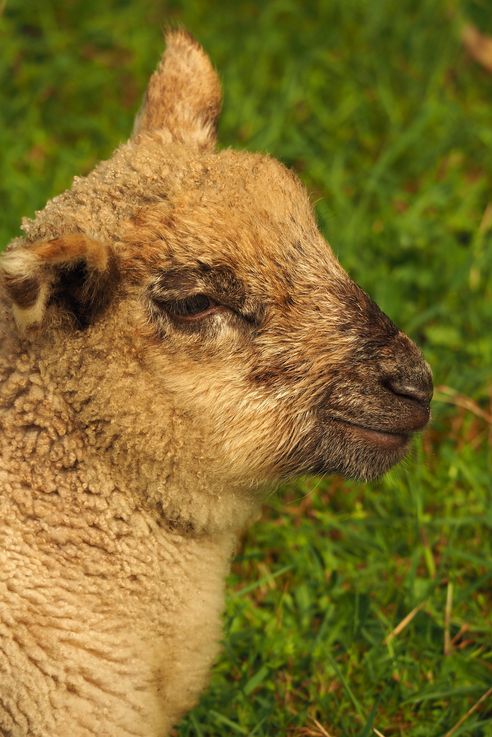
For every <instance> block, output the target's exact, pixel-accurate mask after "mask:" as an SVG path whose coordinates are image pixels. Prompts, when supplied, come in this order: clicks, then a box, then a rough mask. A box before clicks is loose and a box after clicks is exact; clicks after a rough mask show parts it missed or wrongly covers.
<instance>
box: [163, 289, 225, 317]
mask: <svg viewBox="0 0 492 737" xmlns="http://www.w3.org/2000/svg"><path fill="white" fill-rule="evenodd" d="M166 307H167V311H168V312H169V314H170V315H171V316H172V317H176V318H178V319H179V320H197V319H199V318H201V317H204V316H205V315H209V314H210V313H212V312H215V311H216V309H217V308H218V307H219V305H218V304H217V302H214V300H213V299H210V297H207V295H206V294H194V295H192V296H191V297H187V298H186V299H178V300H175V301H173V302H168V303H167V305H166Z"/></svg>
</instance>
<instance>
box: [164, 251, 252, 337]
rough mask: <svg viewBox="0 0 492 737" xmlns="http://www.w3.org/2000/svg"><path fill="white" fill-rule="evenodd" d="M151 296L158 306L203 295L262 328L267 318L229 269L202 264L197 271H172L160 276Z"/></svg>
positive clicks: (173, 269) (177, 268)
mask: <svg viewBox="0 0 492 737" xmlns="http://www.w3.org/2000/svg"><path fill="white" fill-rule="evenodd" d="M151 293H152V296H153V298H154V300H155V301H156V302H168V301H171V300H176V301H178V300H181V299H184V298H186V297H190V296H192V295H194V294H197V293H203V294H206V295H207V296H208V297H210V298H211V299H213V300H215V301H216V302H218V303H219V304H221V305H224V306H225V307H228V308H229V309H231V310H232V311H233V312H236V313H237V314H238V315H239V316H240V317H242V318H243V319H244V320H246V321H247V322H249V323H250V324H251V325H254V326H258V325H259V324H260V322H261V316H262V314H263V310H262V308H261V306H260V305H259V304H256V303H255V301H254V300H251V299H248V298H247V296H246V290H245V287H244V284H243V283H242V281H241V280H240V279H239V278H238V277H237V276H236V275H235V274H234V272H233V271H232V269H231V268H230V267H228V266H225V265H216V266H212V265H209V264H205V263H204V262H199V263H198V264H197V267H196V268H193V267H189V266H186V267H171V268H169V269H166V270H165V271H161V272H159V274H158V275H157V278H156V279H155V281H154V283H153V285H152V287H151Z"/></svg>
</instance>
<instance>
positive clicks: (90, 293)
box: [48, 254, 118, 330]
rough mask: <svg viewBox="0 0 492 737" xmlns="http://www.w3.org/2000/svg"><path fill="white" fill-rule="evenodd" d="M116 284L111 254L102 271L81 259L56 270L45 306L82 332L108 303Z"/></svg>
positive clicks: (114, 264) (114, 263)
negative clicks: (66, 316)
mask: <svg viewBox="0 0 492 737" xmlns="http://www.w3.org/2000/svg"><path fill="white" fill-rule="evenodd" d="M117 281H118V269H117V262H116V258H115V257H114V255H113V254H110V257H109V259H108V262H107V264H106V268H105V269H104V270H99V269H94V268H93V267H92V268H91V267H90V266H89V265H88V263H87V262H86V261H84V260H80V261H76V262H75V263H73V264H67V265H64V266H61V267H59V268H58V269H57V273H56V274H55V281H54V283H53V285H52V290H51V294H50V297H49V299H48V304H55V305H58V306H59V307H60V308H61V309H62V310H63V311H64V312H66V313H68V314H70V315H71V316H72V317H73V319H74V321H75V324H76V326H77V327H78V328H79V329H81V330H85V329H86V328H88V327H89V325H90V324H91V323H93V322H94V320H95V319H96V318H97V317H98V315H100V314H101V313H102V312H103V311H104V310H105V309H106V307H107V306H108V305H109V303H110V302H111V299H112V298H113V295H114V287H115V285H116V282H117Z"/></svg>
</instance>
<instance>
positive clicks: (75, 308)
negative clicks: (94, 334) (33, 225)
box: [0, 233, 119, 331]
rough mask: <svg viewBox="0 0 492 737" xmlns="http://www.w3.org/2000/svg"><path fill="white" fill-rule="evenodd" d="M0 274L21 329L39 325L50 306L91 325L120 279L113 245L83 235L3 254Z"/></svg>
mask: <svg viewBox="0 0 492 737" xmlns="http://www.w3.org/2000/svg"><path fill="white" fill-rule="evenodd" d="M0 274H1V276H2V281H3V283H4V285H5V289H6V292H7V294H8V296H9V297H10V299H11V301H12V310H13V313H14V317H15V321H16V323H17V325H18V327H19V329H21V330H23V331H24V330H26V329H27V328H29V327H31V326H33V325H36V324H40V323H41V322H42V321H43V319H44V316H45V312H46V307H47V305H48V304H58V305H59V306H61V308H62V309H63V310H64V311H65V312H68V313H70V314H71V315H72V316H73V317H74V318H75V321H76V324H77V326H78V327H79V328H85V327H87V326H88V325H89V324H90V323H91V322H92V320H93V319H94V318H95V317H96V316H97V314H99V313H100V312H101V311H102V310H103V309H104V308H105V307H106V305H107V304H108V303H109V301H110V300H111V297H112V296H113V294H114V291H115V287H116V285H117V282H118V281H119V273H118V265H117V261H116V257H115V255H114V253H113V251H112V250H111V248H110V247H109V246H107V245H106V244H104V243H100V242H98V241H94V240H92V239H90V238H88V237H87V236H85V235H83V234H81V233H72V234H69V235H65V236H62V237H60V238H53V239H51V240H47V241H38V242H36V243H31V244H28V245H25V246H17V247H16V248H13V249H12V250H10V251H7V252H6V253H4V254H2V256H1V257H0Z"/></svg>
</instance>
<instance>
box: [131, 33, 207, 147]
mask: <svg viewBox="0 0 492 737" xmlns="http://www.w3.org/2000/svg"><path fill="white" fill-rule="evenodd" d="M220 105H221V91H220V82H219V78H218V76H217V74H216V72H215V70H214V68H213V66H212V63H211V61H210V59H209V58H208V56H207V55H206V53H205V52H204V50H203V49H202V47H201V46H200V44H199V43H198V42H197V41H195V39H194V38H193V36H190V34H189V33H186V31H171V32H169V33H167V34H166V50H165V52H164V54H163V56H162V59H161V61H160V64H159V66H158V67H157V69H156V71H155V72H154V74H153V75H152V77H151V78H150V81H149V85H148V87H147V92H146V95H145V100H144V103H143V106H142V109H141V110H140V112H139V114H138V115H137V119H136V121H135V127H134V135H135V134H138V133H141V132H143V131H151V130H162V129H167V130H168V131H169V132H170V133H171V136H172V138H173V139H174V140H175V141H179V142H181V143H194V144H196V145H198V146H200V147H202V148H209V147H212V146H214V144H215V140H216V130H217V121H218V117H219V113H220Z"/></svg>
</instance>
